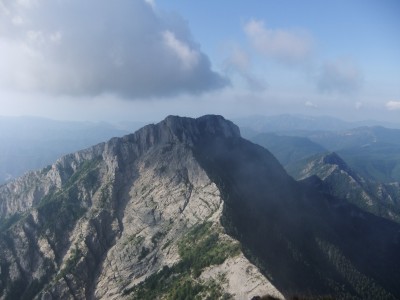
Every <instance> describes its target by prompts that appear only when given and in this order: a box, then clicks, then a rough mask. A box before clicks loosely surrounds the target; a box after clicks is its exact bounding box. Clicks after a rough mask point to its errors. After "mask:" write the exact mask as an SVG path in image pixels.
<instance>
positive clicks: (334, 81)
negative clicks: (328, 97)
mask: <svg viewBox="0 0 400 300" xmlns="http://www.w3.org/2000/svg"><path fill="white" fill-rule="evenodd" d="M362 81H363V78H362V72H361V71H360V69H359V68H358V67H357V66H356V65H355V64H354V63H353V62H352V61H350V60H345V59H337V60H334V61H328V62H325V63H324V64H323V65H322V67H321V69H320V73H319V74H318V89H319V90H320V91H321V92H339V93H345V94H346V93H352V92H355V91H356V90H358V89H359V88H360V87H361V85H362Z"/></svg>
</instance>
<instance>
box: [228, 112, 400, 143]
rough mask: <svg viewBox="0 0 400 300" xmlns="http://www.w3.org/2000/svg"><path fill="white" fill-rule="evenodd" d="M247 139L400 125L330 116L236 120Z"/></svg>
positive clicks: (257, 117)
mask: <svg viewBox="0 0 400 300" xmlns="http://www.w3.org/2000/svg"><path fill="white" fill-rule="evenodd" d="M234 122H235V123H236V124H238V126H239V127H240V128H241V131H242V134H243V136H244V137H246V138H251V137H253V136H254V135H256V134H258V133H265V132H268V133H271V132H273V133H280V134H283V135H301V132H302V131H306V132H307V133H309V132H310V131H314V132H315V131H340V130H346V129H353V128H356V127H363V126H382V127H387V128H397V129H400V123H398V124H394V123H388V122H380V121H374V120H370V121H360V122H347V121H343V120H341V119H337V118H333V117H330V116H304V115H288V114H287V115H277V116H249V117H245V118H237V119H234Z"/></svg>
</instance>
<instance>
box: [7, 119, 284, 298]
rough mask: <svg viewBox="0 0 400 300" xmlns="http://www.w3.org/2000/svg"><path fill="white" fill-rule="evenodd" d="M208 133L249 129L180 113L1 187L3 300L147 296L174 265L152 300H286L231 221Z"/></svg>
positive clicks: (234, 133)
mask: <svg viewBox="0 0 400 300" xmlns="http://www.w3.org/2000/svg"><path fill="white" fill-rule="evenodd" d="M205 137H208V138H209V137H212V138H221V139H225V138H232V137H236V138H239V137H240V133H239V129H238V127H237V126H235V125H234V124H233V123H231V122H229V121H226V120H225V119H223V118H222V117H219V116H205V117H201V118H198V119H189V118H178V117H173V116H170V117H167V118H166V119H165V120H164V121H162V122H160V123H159V124H156V125H148V126H145V127H144V128H142V129H141V130H139V131H137V132H136V133H134V134H131V135H128V136H125V137H122V138H113V139H111V140H110V141H108V142H107V143H102V144H99V145H96V146H94V147H92V148H89V149H86V150H83V151H80V152H77V153H74V154H70V155H67V156H64V157H62V158H60V159H59V160H58V161H57V162H55V163H54V164H53V165H52V166H50V167H48V168H46V169H43V170H40V171H37V172H33V173H29V174H27V175H25V176H23V177H21V178H19V179H17V180H14V181H12V182H10V183H8V184H7V185H4V186H2V187H0V220H1V233H0V234H1V239H0V263H1V278H0V298H1V299H33V298H36V299H122V298H129V299H132V298H135V297H137V298H138V299H139V298H140V299H144V298H143V296H138V295H140V293H143V291H146V288H147V287H146V284H147V283H146V282H147V281H148V280H149V278H152V276H153V277H154V276H157V274H159V273H162V270H166V269H168V270H171V271H170V274H169V276H170V279H169V280H168V283H165V287H159V288H158V290H157V288H155V287H154V288H153V289H151V291H150V290H148V291H147V292H146V293H147V295H148V296H149V299H150V298H151V297H150V295H153V296H155V297H172V298H173V296H171V295H173V293H179V292H182V291H185V288H186V289H187V286H189V287H192V290H193V291H195V292H196V293H197V294H198V295H200V296H201V297H204V298H205V297H207V296H208V297H210V296H211V297H213V296H215V297H216V298H222V297H225V298H229V297H231V298H235V299H239V298H240V297H242V298H243V299H245V298H246V299H247V298H251V297H252V296H257V295H264V294H271V295H274V296H276V297H278V298H279V297H280V298H282V297H283V296H282V294H281V293H280V292H278V291H277V290H276V289H275V288H274V287H273V285H272V284H271V283H270V282H269V281H268V280H267V279H266V278H265V277H264V276H263V275H262V274H261V273H260V271H259V270H258V268H257V267H255V266H254V265H253V264H252V263H250V262H249V261H248V259H247V258H245V257H244V256H243V254H242V252H241V250H240V245H239V242H238V241H237V240H235V239H234V238H232V237H230V236H229V235H227V234H226V233H225V230H224V228H223V227H222V225H221V223H220V219H221V216H222V211H223V206H224V201H223V199H222V198H221V193H220V191H219V189H218V187H217V186H216V184H215V183H214V182H213V181H212V180H210V178H209V176H208V175H207V173H206V172H205V171H204V170H203V168H202V167H201V166H200V165H199V163H198V161H197V160H196V158H195V157H194V153H193V149H194V147H195V146H196V144H197V143H198V142H199V140H200V139H204V138H205ZM198 228H201V229H202V230H203V231H204V232H203V234H202V235H196V240H195V241H192V242H191V243H192V244H190V242H189V239H190V237H191V236H192V235H194V234H195V233H193V230H194V231H196V229H197V230H199V229H198ZM204 228H205V229H204ZM210 236H211V237H213V239H212V240H209V238H210ZM205 242H207V243H205ZM204 243H205V245H203V244H204ZM188 244H189V245H191V247H189V248H188V247H185V245H188ZM204 247H206V248H204ZM207 251H208V252H207ZM191 252H193V253H195V254H196V255H197V256H199V257H197V258H198V259H199V260H200V262H201V263H199V265H198V266H197V267H196V272H195V273H196V274H193V270H192V266H191V265H190V266H186V265H185V263H186V264H187V263H188V261H189V262H190V264H192V263H193V262H192V261H191V260H193V258H191V257H190V255H193V253H191ZM188 253H191V254H190V255H189V254H188ZM188 255H189V256H188ZM187 256H188V257H187ZM201 256H206V257H205V258H202V257H201ZM202 259H204V261H202ZM177 266H179V268H177ZM243 276H245V277H247V278H245V279H244V278H242V277H243ZM241 280H245V281H246V282H247V283H248V284H246V285H244V286H243V287H241V288H240V289H238V286H237V283H238V282H240V281H241ZM189 290H190V288H189Z"/></svg>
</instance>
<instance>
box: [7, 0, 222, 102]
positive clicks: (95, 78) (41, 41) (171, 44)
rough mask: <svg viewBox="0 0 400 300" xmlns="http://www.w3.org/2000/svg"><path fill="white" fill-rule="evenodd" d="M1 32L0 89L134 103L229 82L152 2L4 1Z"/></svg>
mask: <svg viewBox="0 0 400 300" xmlns="http://www.w3.org/2000/svg"><path fill="white" fill-rule="evenodd" d="M0 33H1V35H0V55H1V56H0V67H1V68H2V69H7V70H10V72H9V73H8V74H6V75H5V74H3V75H0V84H2V85H3V86H4V85H7V86H13V87H14V88H17V89H22V90H28V91H30V90H33V91H40V92H46V93H51V94H66V95H98V94H102V93H112V94H118V95H120V96H123V97H125V98H132V99H137V98H149V97H165V96H172V95H176V94H179V93H182V92H184V93H202V92H205V91H209V90H213V89H218V88H221V87H223V86H225V85H226V84H227V79H226V78H224V77H222V76H221V75H219V74H218V73H216V72H214V71H213V70H212V68H211V64H210V61H209V59H208V57H207V56H206V55H205V54H204V53H202V52H201V50H200V47H199V45H198V44H196V43H195V42H194V40H193V38H192V36H191V34H190V30H189V28H188V25H187V24H186V22H185V21H184V20H182V19H181V18H180V17H179V16H177V15H172V14H167V13H165V12H162V11H159V10H158V9H157V7H155V6H154V4H153V2H152V1H144V0H114V1H104V0H102V1H98V0H85V1H81V0H60V1H54V0H17V1H15V0H12V1H11V0H9V1H7V0H6V1H2V2H1V5H0Z"/></svg>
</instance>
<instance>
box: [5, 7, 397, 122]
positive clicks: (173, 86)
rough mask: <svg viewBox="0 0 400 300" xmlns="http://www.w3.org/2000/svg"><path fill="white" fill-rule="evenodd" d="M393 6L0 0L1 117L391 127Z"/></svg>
mask: <svg viewBox="0 0 400 300" xmlns="http://www.w3.org/2000/svg"><path fill="white" fill-rule="evenodd" d="M399 14H400V3H399V2H398V1H396V0H384V1H374V0H368V1H361V0H355V1H344V0H339V1H324V2H322V1H316V0H306V1H302V2H294V1H288V0H283V1H262V2H259V1H246V3H244V2H235V3H231V2H229V3H228V2H215V1H213V2H211V1H201V2H199V1H194V0H190V1H185V2H182V1H176V0H171V1H165V0H159V1H157V0H155V1H154V0H133V1H128V0H119V1H113V2H106V1H94V0H90V1H86V2H81V1H78V0H70V1H57V2H54V1H53V2H52V1H50V0H18V1H7V0H3V1H0V68H1V69H2V70H3V72H1V74H0V104H1V105H2V109H1V110H0V115H4V116H23V115H24V116H38V117H45V118H50V119H54V120H70V121H105V122H119V121H139V122H150V121H157V120H161V119H163V118H165V116H167V115H181V116H190V117H197V116H200V115H204V114H220V115H223V116H225V117H226V118H229V119H232V118H241V117H246V116H252V115H266V116H271V115H280V114H300V115H309V116H325V115H328V116H332V117H336V118H339V119H343V120H345V121H362V120H377V121H381V122H391V123H398V120H400V51H399V50H400V38H399V34H398V32H399V29H400V19H399V18H398V15H399Z"/></svg>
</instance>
